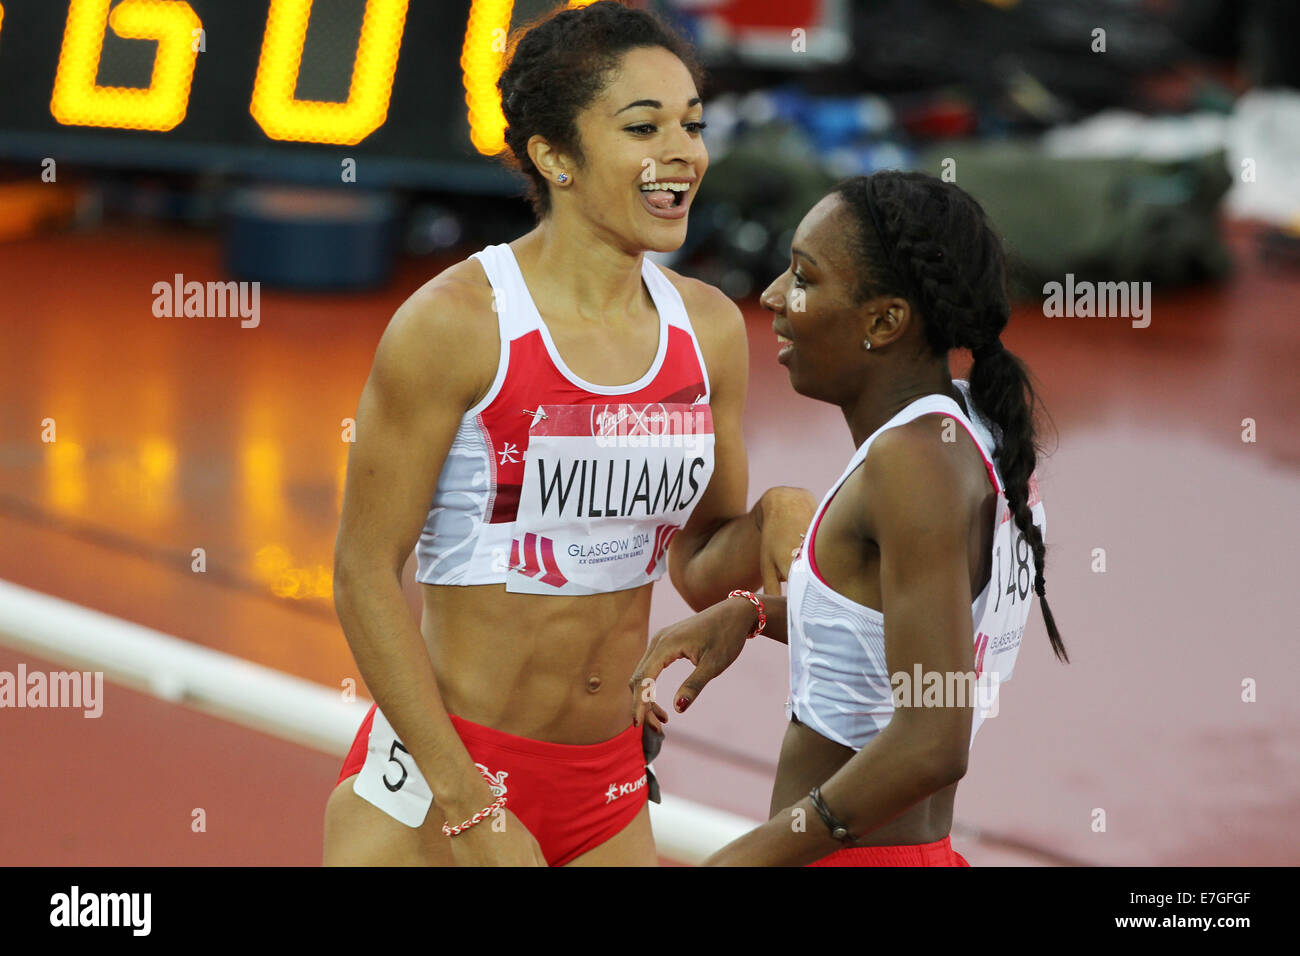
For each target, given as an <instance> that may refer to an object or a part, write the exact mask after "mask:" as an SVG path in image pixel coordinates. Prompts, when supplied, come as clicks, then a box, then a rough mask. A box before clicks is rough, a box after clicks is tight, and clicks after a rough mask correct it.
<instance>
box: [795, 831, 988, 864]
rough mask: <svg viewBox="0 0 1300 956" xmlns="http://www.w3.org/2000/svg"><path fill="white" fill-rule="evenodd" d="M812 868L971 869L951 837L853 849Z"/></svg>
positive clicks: (833, 854) (835, 854)
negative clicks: (961, 867)
mask: <svg viewBox="0 0 1300 956" xmlns="http://www.w3.org/2000/svg"><path fill="white" fill-rule="evenodd" d="M808 865H809V866H970V864H969V863H967V862H966V858H965V857H964V856H962V855H961V854H960V853H958V852H957V851H956V850H954V849H953V848H952V842H951V840H950V838H949V837H944V838H943V839H942V840H938V841H936V842H934V843H913V844H910V845H907V846H850V847H845V848H844V849H843V850H836V851H835V852H834V853H832V854H831V855H830V856H824V857H822V858H821V859H820V860H818V861H817V862H816V863H809V864H808Z"/></svg>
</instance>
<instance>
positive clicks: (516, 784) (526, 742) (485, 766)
mask: <svg viewBox="0 0 1300 956" xmlns="http://www.w3.org/2000/svg"><path fill="white" fill-rule="evenodd" d="M448 716H450V718H451V722H452V725H453V726H454V727H455V728H456V733H457V734H458V735H459V736H460V739H461V741H462V742H463V743H464V744H465V749H466V750H468V751H469V755H470V757H471V758H472V759H473V761H474V762H475V764H477V765H478V767H479V770H480V771H482V772H483V773H484V775H485V776H486V777H487V779H488V785H489V786H490V787H491V788H492V793H493V795H494V796H501V795H502V794H505V796H506V809H508V810H509V811H510V812H511V813H513V814H514V815H515V816H516V817H518V818H519V820H520V822H521V823H523V825H524V826H526V827H527V828H528V831H529V832H530V833H531V834H532V835H533V836H534V837H535V838H536V840H537V842H538V844H539V845H540V846H541V849H542V854H543V855H544V856H545V857H546V861H547V863H549V864H550V865H551V866H563V865H564V864H566V863H568V862H570V861H571V860H573V859H574V858H576V857H578V856H581V855H582V854H583V853H586V852H587V851H588V850H590V849H592V848H594V847H597V846H599V845H600V844H602V843H604V842H605V841H606V840H608V839H609V838H610V837H612V836H614V835H615V834H616V833H618V832H619V831H621V830H622V829H623V828H624V827H626V826H627V825H628V824H629V823H631V822H632V819H633V818H634V817H635V816H636V815H637V814H638V813H640V812H641V808H642V807H643V806H644V805H645V803H646V798H647V793H648V788H647V775H646V761H645V753H644V751H643V749H642V742H641V736H642V730H641V728H640V727H633V726H629V727H628V728H627V729H626V730H624V731H623V732H622V733H620V734H618V735H617V736H615V737H611V738H610V739H609V740H605V741H602V742H601V743H598V744H555V743H548V742H546V741H540V740H531V739H529V738H527V737H517V736H515V735H514V734H506V733H502V732H501V731H499V730H493V729H492V728H490V727H484V726H483V725H482V724H476V723H472V722H471V721H468V720H463V719H461V718H460V717H457V716H456V715H455V714H450V715H448ZM354 774H356V775H357V779H356V781H354V783H353V789H354V790H355V791H356V793H357V794H358V796H361V797H362V798H363V799H365V800H367V801H369V802H370V803H372V804H374V805H375V806H377V807H379V809H381V810H383V811H384V812H385V813H388V814H389V815H390V816H392V817H393V818H394V819H397V820H399V821H400V822H402V823H405V824H406V825H407V826H419V825H420V824H421V823H422V822H423V820H424V816H425V814H426V813H427V812H428V808H429V805H430V804H431V803H432V793H431V792H430V791H429V787H428V784H427V782H426V781H425V780H424V778H423V776H421V774H420V771H419V768H417V767H416V766H415V761H414V760H413V759H412V758H411V756H410V754H409V753H407V752H406V750H405V748H404V747H402V745H401V742H400V741H398V740H397V738H396V735H395V734H394V733H393V731H392V728H391V726H389V724H388V721H387V720H385V719H384V717H383V714H382V712H380V711H379V710H378V709H377V707H375V706H371V708H370V713H368V714H367V715H366V718H365V720H364V721H362V723H361V729H360V731H358V733H357V736H356V739H355V740H354V741H353V743H352V749H351V750H350V751H349V752H348V756H347V759H345V760H344V761H343V769H342V771H341V772H340V774H339V783H342V782H343V781H344V780H346V779H347V778H349V777H351V776H352V775H354ZM448 822H450V823H453V824H455V823H460V822H461V821H460V820H453V821H448ZM490 825H491V822H490V821H484V822H483V823H480V824H479V826H490Z"/></svg>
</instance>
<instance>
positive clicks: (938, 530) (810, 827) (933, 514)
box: [708, 416, 978, 866]
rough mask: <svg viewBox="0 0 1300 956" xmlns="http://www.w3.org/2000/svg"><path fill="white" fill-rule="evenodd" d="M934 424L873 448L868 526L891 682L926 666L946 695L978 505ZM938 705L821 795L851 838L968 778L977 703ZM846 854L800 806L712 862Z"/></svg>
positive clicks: (968, 661) (905, 720)
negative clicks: (883, 612) (877, 550)
mask: <svg viewBox="0 0 1300 956" xmlns="http://www.w3.org/2000/svg"><path fill="white" fill-rule="evenodd" d="M927 419H929V420H928V421H927ZM933 419H934V416H926V418H925V419H922V420H920V421H919V422H917V423H913V424H911V425H906V426H902V427H900V428H895V429H891V430H890V431H888V432H886V433H885V434H884V435H881V436H880V437H879V438H878V439H876V443H875V444H874V445H873V446H872V449H871V454H870V455H868V456H867V460H866V463H865V464H864V465H863V468H864V470H865V474H864V478H865V479H866V481H867V483H868V487H869V488H870V489H871V497H870V504H869V506H868V507H869V512H870V513H869V515H868V517H867V521H866V527H867V530H868V532H869V534H870V536H871V538H872V539H873V540H874V541H875V542H876V543H877V545H878V546H879V548H880V584H881V599H882V602H883V605H882V606H883V607H885V608H888V613H887V614H886V615H885V658H886V662H887V666H888V668H889V673H890V674H898V673H904V674H907V675H908V676H909V677H910V676H911V675H912V674H913V673H915V670H914V668H916V667H919V668H920V670H921V673H923V674H925V673H929V672H937V673H938V674H940V675H943V678H944V686H945V687H948V686H953V685H952V684H951V683H950V682H949V681H948V680H947V675H949V674H952V675H958V674H961V675H964V674H969V673H971V671H972V670H973V668H974V651H973V647H972V629H971V616H970V606H971V600H972V595H971V587H970V579H971V569H970V566H969V558H968V557H967V555H968V543H969V538H970V528H971V523H972V521H974V520H975V516H976V512H977V509H978V506H977V504H976V503H975V502H974V501H973V500H972V496H971V494H970V485H969V482H968V480H967V476H965V475H964V474H963V472H962V462H961V456H960V454H959V453H957V452H956V451H955V449H956V447H957V446H955V445H954V444H952V443H945V442H943V441H941V440H940V439H939V432H938V431H937V426H938V423H937V422H936V421H934V420H933ZM942 703H943V706H938V707H920V706H911V707H897V708H896V709H895V711H894V715H893V718H892V719H891V720H890V722H889V724H888V725H887V726H886V727H885V729H884V730H882V731H881V732H880V733H879V734H877V735H876V736H875V737H874V738H872V740H871V741H870V742H869V743H868V744H867V745H866V746H865V747H863V748H862V749H861V750H860V751H858V753H856V754H854V755H853V757H852V758H851V759H850V760H849V761H848V762H847V763H846V764H845V765H844V766H843V767H841V768H840V769H839V770H838V771H837V772H836V773H835V774H834V775H833V776H832V777H831V778H830V779H829V780H827V781H826V782H824V783H823V784H822V785H821V792H822V798H823V799H824V800H825V802H826V806H827V807H828V808H829V809H830V811H831V812H832V813H833V814H835V816H836V817H837V818H838V819H840V820H841V821H842V822H843V823H844V825H845V826H846V827H847V828H848V830H849V832H850V833H852V834H855V835H858V836H860V835H862V834H865V833H868V832H870V831H871V830H874V829H875V828H876V827H879V826H881V825H882V824H884V823H887V822H888V821H890V820H892V819H893V818H894V817H896V816H898V815H899V814H900V813H902V812H903V811H904V810H906V809H907V808H908V807H910V806H912V805H913V804H915V803H917V802H918V801H920V800H923V799H925V798H926V797H928V796H930V795H931V794H933V793H935V792H937V791H939V790H942V789H943V788H945V787H947V786H950V785H951V784H953V783H956V782H957V781H958V780H960V779H961V777H962V776H963V775H964V774H965V773H966V759H967V755H968V753H969V748H970V731H971V716H972V710H971V707H970V702H969V701H963V704H964V706H960V707H959V706H956V701H953V700H944V701H943V702H942ZM795 821H802V824H803V825H802V826H801V827H795V826H792V823H794V822H795ZM839 849H843V844H841V843H840V842H839V841H837V840H835V839H834V838H833V837H831V835H830V832H829V831H828V830H827V828H826V826H825V825H824V824H823V823H822V821H821V818H820V816H819V815H818V813H817V811H816V809H815V808H814V807H813V804H812V801H811V800H810V799H809V798H808V797H804V798H803V799H802V800H800V801H799V802H798V803H796V804H794V805H793V806H791V807H788V808H786V809H785V810H783V811H781V812H779V813H777V814H776V815H775V816H774V817H772V819H771V820H769V821H768V822H767V823H765V824H763V825H762V826H760V827H758V828H757V829H755V830H751V831H750V832H749V833H747V834H746V835H745V836H743V837H740V838H739V839H737V840H734V841H732V842H731V843H730V844H728V845H727V846H725V847H723V849H721V850H720V851H718V853H716V854H714V856H713V857H711V858H710V859H709V861H708V862H709V863H710V864H713V865H723V866H733V865H740V866H743V865H770V866H782V865H785V866H801V865H804V864H807V863H811V862H813V861H814V860H818V859H821V858H822V857H824V856H827V855H828V854H831V853H834V852H835V851H836V850H839Z"/></svg>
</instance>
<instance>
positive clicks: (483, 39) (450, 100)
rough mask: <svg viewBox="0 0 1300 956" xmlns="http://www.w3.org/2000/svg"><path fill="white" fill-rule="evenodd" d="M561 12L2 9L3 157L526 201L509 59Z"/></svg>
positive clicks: (223, 6)
mask: <svg viewBox="0 0 1300 956" xmlns="http://www.w3.org/2000/svg"><path fill="white" fill-rule="evenodd" d="M555 5H556V4H555V3H537V2H529V3H520V4H517V5H515V4H512V3H511V2H510V0H0V157H2V158H5V159H10V160H39V159H42V158H45V157H51V158H54V159H55V160H56V161H57V160H67V161H70V162H79V163H94V164H98V165H110V166H113V165H116V166H134V167H142V168H157V169H166V168H170V169H215V170H219V171H225V172H236V173H246V174H250V175H254V176H266V177H271V178H281V179H286V178H287V179H296V180H299V181H307V182H311V181H319V182H338V181H339V180H340V176H341V172H340V170H341V165H342V162H343V160H344V159H353V160H355V161H356V166H357V179H358V181H360V182H369V183H371V184H376V183H387V184H393V185H405V186H414V187H419V186H427V187H447V188H456V189H462V190H466V191H472V192H493V193H494V192H505V191H509V190H511V189H513V188H514V181H513V180H512V179H511V177H510V176H509V174H508V173H507V172H506V171H505V170H504V169H503V168H502V167H501V165H500V164H499V163H498V162H495V161H494V160H492V159H491V158H490V156H491V154H492V153H493V152H495V151H496V149H497V148H498V147H499V142H500V130H499V126H500V120H499V113H500V107H499V103H497V102H496V100H495V96H494V92H495V91H494V86H495V81H496V76H497V75H498V72H497V71H499V69H500V63H501V59H502V53H503V50H504V42H503V41H504V37H505V35H506V34H507V32H508V30H509V29H510V26H511V22H512V17H511V13H512V8H513V7H516V6H517V7H519V8H520V9H516V10H514V13H515V14H516V18H515V19H516V20H518V19H522V18H523V17H525V16H528V15H532V14H535V13H537V12H539V11H540V10H544V9H546V8H548V7H550V6H555ZM494 114H495V115H494ZM476 144H477V145H476Z"/></svg>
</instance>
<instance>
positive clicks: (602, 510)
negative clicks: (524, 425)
mask: <svg viewBox="0 0 1300 956" xmlns="http://www.w3.org/2000/svg"><path fill="white" fill-rule="evenodd" d="M713 440H714V436H713V415H712V412H711V411H710V409H709V406H708V405H704V404H700V405H688V404H685V403H676V402H672V403H653V404H618V405H542V406H540V407H539V408H538V409H537V411H536V412H534V413H533V422H532V425H531V426H530V428H529V430H528V449H527V451H526V452H525V453H524V481H523V488H522V490H521V493H520V498H519V510H518V513H517V516H516V519H515V530H514V535H513V537H512V539H511V542H510V568H509V573H508V574H507V575H506V590H507V591H514V592H521V593H528V594H603V593H606V592H608V591H622V590H625V589H627V588H635V587H640V586H641V585H643V584H648V583H650V582H652V581H656V580H658V579H659V578H660V577H661V576H662V575H663V572H664V568H665V567H666V562H665V560H664V556H665V553H666V552H667V550H668V543H669V541H670V540H671V539H672V537H673V535H674V534H675V533H676V532H677V531H678V530H679V529H680V528H681V527H682V526H683V525H684V524H686V521H687V519H688V518H689V517H690V515H691V512H692V511H693V510H694V508H695V505H696V504H697V503H698V502H699V500H700V497H701V496H702V495H703V494H704V490H705V488H706V487H707V486H708V483H709V478H710V477H711V476H712V474H713Z"/></svg>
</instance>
